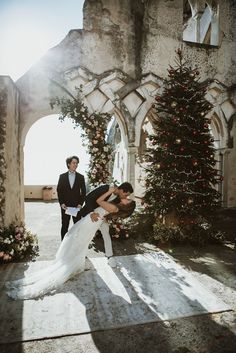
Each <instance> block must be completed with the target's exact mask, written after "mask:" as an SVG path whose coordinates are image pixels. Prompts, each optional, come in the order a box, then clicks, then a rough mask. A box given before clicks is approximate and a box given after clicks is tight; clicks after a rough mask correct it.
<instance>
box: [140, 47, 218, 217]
mask: <svg viewBox="0 0 236 353" xmlns="http://www.w3.org/2000/svg"><path fill="white" fill-rule="evenodd" d="M206 89H207V85H206V84H203V83H200V82H199V71H198V69H196V68H195V69H192V68H191V67H188V66H187V64H186V63H185V62H184V60H183V54H182V51H181V50H180V49H179V50H178V51H177V59H176V67H175V68H173V67H170V69H169V70H168V79H167V80H166V81H165V82H164V89H163V92H162V94H161V95H158V96H157V97H156V103H155V104H154V111H155V113H156V116H157V118H156V120H155V121H154V129H155V134H153V135H152V136H150V138H149V141H150V146H149V148H148V150H147V154H146V156H145V161H146V163H147V166H146V181H145V183H146V193H145V196H144V201H145V203H146V212H147V213H149V214H152V215H156V216H160V215H161V216H164V215H166V214H169V213H170V212H173V211H174V212H175V213H176V216H177V217H178V218H179V219H180V220H181V219H184V218H185V217H192V219H193V223H195V222H196V218H197V217H198V216H199V215H202V216H204V217H209V216H210V215H212V214H213V211H215V210H216V209H217V208H218V207H219V204H220V203H219V197H220V194H219V193H218V192H217V190H216V189H215V187H214V186H215V185H217V184H218V183H219V182H220V181H221V180H222V177H221V176H220V175H219V171H217V170H216V169H215V164H216V160H215V157H214V152H215V149H214V139H213V137H212V136H211V134H210V126H209V124H210V120H209V119H208V118H207V114H208V113H209V112H210V110H211V109H212V105H211V104H210V103H209V102H208V101H207V100H206V99H205V94H206ZM183 223H184V222H183Z"/></svg>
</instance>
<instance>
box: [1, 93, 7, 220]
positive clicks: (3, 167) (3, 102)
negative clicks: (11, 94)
mask: <svg viewBox="0 0 236 353" xmlns="http://www.w3.org/2000/svg"><path fill="white" fill-rule="evenodd" d="M6 100H7V92H6V90H1V91H0V164H1V169H0V226H3V223H4V212H5V187H4V181H5V179H6V161H5V157H4V152H5V142H6Z"/></svg>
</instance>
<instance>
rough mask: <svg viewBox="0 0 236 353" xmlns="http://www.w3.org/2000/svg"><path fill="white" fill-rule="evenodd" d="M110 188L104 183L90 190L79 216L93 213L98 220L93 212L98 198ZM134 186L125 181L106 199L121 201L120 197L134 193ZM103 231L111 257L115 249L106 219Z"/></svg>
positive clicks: (102, 227) (93, 219) (107, 254)
mask: <svg viewBox="0 0 236 353" xmlns="http://www.w3.org/2000/svg"><path fill="white" fill-rule="evenodd" d="M109 188H110V185H108V184H104V185H101V186H98V187H97V188H95V189H94V190H92V191H91V192H89V193H88V194H87V195H86V197H85V200H84V206H83V207H82V209H81V210H80V212H79V214H78V215H79V216H81V217H85V216H86V215H87V214H89V213H91V219H92V221H94V222H96V221H97V214H96V213H95V212H93V211H94V210H95V208H97V207H98V204H97V202H96V200H97V199H98V198H99V197H100V196H101V195H103V194H105V193H106V192H107V191H108V190H109ZM133 191H134V190H133V187H132V185H131V184H130V183H128V182H124V183H122V184H121V185H120V186H118V187H117V188H115V190H114V192H113V194H112V195H111V196H110V197H108V198H107V199H106V201H107V200H109V201H111V200H113V202H114V203H119V202H120V199H126V198H127V197H128V196H129V195H130V194H132V193H133ZM99 230H100V231H101V233H102V237H103V240H104V247H105V254H106V256H107V257H108V258H109V257H111V256H113V250H112V244H111V238H110V234H109V224H108V223H107V222H106V221H105V220H104V222H102V224H101V226H100V229H99Z"/></svg>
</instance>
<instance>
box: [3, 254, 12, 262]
mask: <svg viewBox="0 0 236 353" xmlns="http://www.w3.org/2000/svg"><path fill="white" fill-rule="evenodd" d="M10 259H11V256H10V255H8V254H5V255H4V256H3V260H6V261H7V260H10Z"/></svg>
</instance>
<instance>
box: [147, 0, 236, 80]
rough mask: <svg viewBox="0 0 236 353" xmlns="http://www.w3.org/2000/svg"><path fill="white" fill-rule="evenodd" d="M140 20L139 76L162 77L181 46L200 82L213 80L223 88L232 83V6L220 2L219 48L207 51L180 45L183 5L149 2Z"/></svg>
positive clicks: (235, 69)
mask: <svg viewBox="0 0 236 353" xmlns="http://www.w3.org/2000/svg"><path fill="white" fill-rule="evenodd" d="M147 4H148V6H146V8H145V16H144V41H143V46H142V72H143V73H145V72H153V73H155V74H156V75H158V76H160V77H166V75H167V72H166V68H167V66H168V64H172V65H173V64H174V56H175V52H174V50H175V49H177V48H178V47H179V46H180V45H181V44H183V48H184V50H185V56H186V59H187V60H188V61H189V63H191V65H193V66H194V65H195V64H196V65H197V66H198V67H199V68H200V70H201V78H202V79H203V80H205V79H215V80H218V81H220V82H221V83H222V84H225V85H226V86H227V87H229V86H231V85H233V84H235V81H236V61H235V60H234V58H235V55H236V21H235V18H236V2H235V1H230V0H226V1H220V30H221V35H220V45H219V47H209V46H204V45H202V46H201V45H198V44H191V43H185V42H182V34H183V1H182V0H175V1H172V0H159V1H156V0H149V1H148V2H147Z"/></svg>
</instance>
